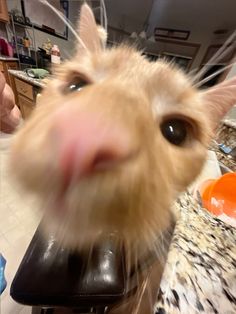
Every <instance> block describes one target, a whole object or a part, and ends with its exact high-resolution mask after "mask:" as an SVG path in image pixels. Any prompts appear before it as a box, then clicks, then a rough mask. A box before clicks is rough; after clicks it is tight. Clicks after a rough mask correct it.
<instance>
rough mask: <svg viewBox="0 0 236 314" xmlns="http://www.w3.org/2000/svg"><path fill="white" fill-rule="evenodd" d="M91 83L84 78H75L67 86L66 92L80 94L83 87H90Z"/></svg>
mask: <svg viewBox="0 0 236 314" xmlns="http://www.w3.org/2000/svg"><path fill="white" fill-rule="evenodd" d="M88 84H89V82H88V81H87V80H85V79H82V78H74V79H73V80H71V81H70V82H69V84H67V85H66V87H65V89H64V91H65V92H66V93H73V92H79V91H80V90H81V89H82V88H83V87H85V86H86V85H88Z"/></svg>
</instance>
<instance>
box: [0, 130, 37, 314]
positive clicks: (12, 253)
mask: <svg viewBox="0 0 236 314" xmlns="http://www.w3.org/2000/svg"><path fill="white" fill-rule="evenodd" d="M8 142H9V139H6V138H4V139H3V138H1V136H0V252H1V253H2V254H3V256H4V257H5V259H6V260H7V264H6V269H5V276H6V280H7V288H6V290H5V291H4V292H3V294H2V295H1V296H0V313H1V314H30V313H31V308H30V307H27V306H23V305H20V304H17V303H16V302H14V301H13V299H12V298H11V297H10V294H9V291H10V285H11V282H12V279H13V277H14V275H15V272H16V270H17V268H18V266H19V263H20V261H21V259H22V257H23V255H24V253H25V250H26V248H27V246H28V244H29V242H30V240H31V238H32V236H33V234H34V231H35V229H36V227H37V225H38V223H39V220H40V217H39V215H38V214H37V212H36V209H35V208H36V206H35V203H34V200H33V199H29V198H26V197H25V196H24V195H23V194H22V193H21V192H19V191H18V189H17V188H16V187H14V185H13V184H12V183H11V180H10V177H9V174H8V170H7V160H8V154H9V153H8ZM19 162H20V160H19Z"/></svg>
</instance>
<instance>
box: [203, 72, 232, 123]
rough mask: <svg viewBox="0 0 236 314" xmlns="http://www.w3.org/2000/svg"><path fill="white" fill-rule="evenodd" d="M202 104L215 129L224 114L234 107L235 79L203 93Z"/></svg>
mask: <svg viewBox="0 0 236 314" xmlns="http://www.w3.org/2000/svg"><path fill="white" fill-rule="evenodd" d="M203 104H204V106H206V109H207V112H208V114H209V116H210V118H211V121H212V122H213V126H214V127H216V126H217V124H218V123H219V122H220V120H221V119H222V118H223V117H224V116H225V114H226V113H227V112H228V111H229V110H230V109H231V108H232V107H233V106H234V105H236V77H234V78H232V79H229V80H227V81H224V82H222V83H220V84H218V85H216V86H214V87H211V88H209V89H208V90H207V91H204V92H203Z"/></svg>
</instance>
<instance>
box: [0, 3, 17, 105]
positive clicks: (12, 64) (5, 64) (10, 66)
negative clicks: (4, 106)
mask: <svg viewBox="0 0 236 314" xmlns="http://www.w3.org/2000/svg"><path fill="white" fill-rule="evenodd" d="M0 2H1V0H0ZM18 68H19V65H18V62H17V61H0V71H1V72H2V74H3V75H4V76H5V79H6V82H7V84H8V85H10V86H11V88H12V90H13V93H14V95H15V100H16V103H18V100H17V93H16V88H15V83H14V78H13V76H12V75H11V74H10V73H9V72H8V70H18Z"/></svg>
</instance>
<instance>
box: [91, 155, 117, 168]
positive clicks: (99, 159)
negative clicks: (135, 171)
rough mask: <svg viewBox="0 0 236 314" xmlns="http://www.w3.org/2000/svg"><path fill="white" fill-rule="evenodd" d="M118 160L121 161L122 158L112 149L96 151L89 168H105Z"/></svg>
mask: <svg viewBox="0 0 236 314" xmlns="http://www.w3.org/2000/svg"><path fill="white" fill-rule="evenodd" d="M119 161H122V158H120V157H119V156H118V155H116V154H115V153H114V152H112V151H101V152H97V154H96V155H95V156H94V160H93V162H92V164H91V169H92V170H93V169H94V170H105V169H108V168H110V167H112V166H114V165H115V164H117V163H119Z"/></svg>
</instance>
